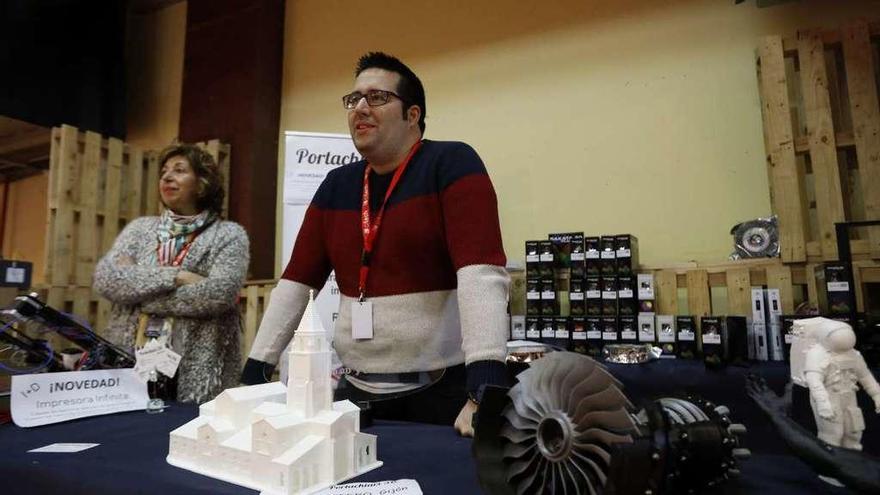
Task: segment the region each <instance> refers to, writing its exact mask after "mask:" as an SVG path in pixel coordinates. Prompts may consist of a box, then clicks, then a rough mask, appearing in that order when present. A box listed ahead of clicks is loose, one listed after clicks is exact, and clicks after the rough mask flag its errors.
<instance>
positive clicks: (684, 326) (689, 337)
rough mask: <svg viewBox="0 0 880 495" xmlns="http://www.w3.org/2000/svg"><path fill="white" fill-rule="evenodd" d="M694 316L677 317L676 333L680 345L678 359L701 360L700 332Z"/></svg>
mask: <svg viewBox="0 0 880 495" xmlns="http://www.w3.org/2000/svg"><path fill="white" fill-rule="evenodd" d="M697 330H698V329H697V323H696V321H695V320H694V317H693V316H676V317H675V331H676V341H677V343H678V357H680V358H682V359H699V358H700V348H699V346H698V345H697V342H699V340H698V339H699V337H700V335H699V332H698V331H697Z"/></svg>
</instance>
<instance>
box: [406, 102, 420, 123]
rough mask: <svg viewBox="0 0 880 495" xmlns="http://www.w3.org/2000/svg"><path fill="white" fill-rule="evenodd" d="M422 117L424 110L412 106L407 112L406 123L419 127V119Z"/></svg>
mask: <svg viewBox="0 0 880 495" xmlns="http://www.w3.org/2000/svg"><path fill="white" fill-rule="evenodd" d="M421 117H422V109H421V108H419V106H418V105H410V107H409V108H408V109H407V110H406V121H407V122H409V123H410V124H412V125H419V119H420V118H421Z"/></svg>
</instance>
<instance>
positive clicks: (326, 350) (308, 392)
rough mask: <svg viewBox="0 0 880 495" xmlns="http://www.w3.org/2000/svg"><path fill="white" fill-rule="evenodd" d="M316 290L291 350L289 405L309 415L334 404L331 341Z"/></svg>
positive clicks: (288, 386) (288, 389) (310, 299)
mask: <svg viewBox="0 0 880 495" xmlns="http://www.w3.org/2000/svg"><path fill="white" fill-rule="evenodd" d="M314 303H315V297H314V291H310V293H309V303H308V304H307V305H306V309H305V312H303V316H302V319H301V320H300V323H299V327H298V328H297V329H296V334H295V336H294V338H293V345H292V346H291V349H290V353H289V358H290V359H289V361H290V369H289V370H288V371H289V372H288V377H289V378H288V380H287V407H288V409H289V410H290V411H291V412H296V413H299V414H302V415H303V416H304V417H306V418H309V417H312V416H314V415H315V414H317V413H318V412H320V411H322V410H324V409H330V408H331V407H332V404H333V389H332V387H331V385H330V343H329V342H328V340H327V333H326V331H325V330H324V326H323V325H322V324H321V319H320V318H319V317H318V314H317V311H316V310H315V307H314V305H315V304H314Z"/></svg>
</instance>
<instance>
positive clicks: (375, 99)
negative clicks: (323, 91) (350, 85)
mask: <svg viewBox="0 0 880 495" xmlns="http://www.w3.org/2000/svg"><path fill="white" fill-rule="evenodd" d="M392 96H393V97H395V98H397V99H398V100H400V101H403V98H401V97H400V95H398V94H397V93H394V92H392V91H383V90H381V89H371V90H369V91H367V94H363V93H361V92H359V91H355V92H354V93H349V94H347V95H345V96H343V97H342V106H344V107H345V109H346V110H352V109H354V107H356V106H357V104H358V103H359V102H360V101H361V98H366V99H367V105H370V106H371V107H378V106H382V105H384V104H386V103H388V98H390V97H392Z"/></svg>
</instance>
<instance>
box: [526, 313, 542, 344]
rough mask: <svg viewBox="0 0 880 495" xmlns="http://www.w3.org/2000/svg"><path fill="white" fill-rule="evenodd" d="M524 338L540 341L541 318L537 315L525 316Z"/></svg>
mask: <svg viewBox="0 0 880 495" xmlns="http://www.w3.org/2000/svg"><path fill="white" fill-rule="evenodd" d="M526 339H527V340H531V341H533V342H540V341H541V319H540V318H538V317H537V316H526Z"/></svg>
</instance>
